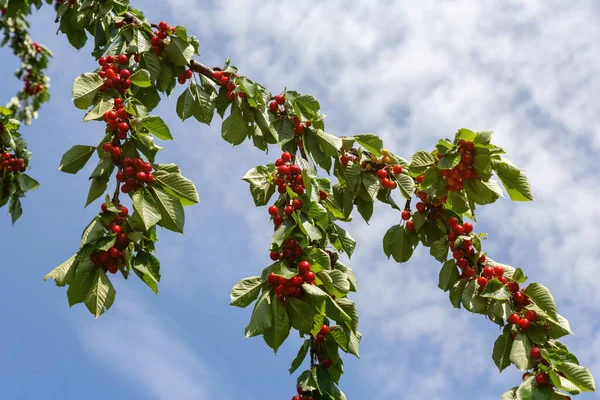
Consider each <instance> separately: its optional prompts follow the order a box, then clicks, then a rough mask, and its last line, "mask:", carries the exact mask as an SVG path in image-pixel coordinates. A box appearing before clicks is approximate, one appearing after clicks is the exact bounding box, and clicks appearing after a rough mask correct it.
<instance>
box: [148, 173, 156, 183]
mask: <svg viewBox="0 0 600 400" xmlns="http://www.w3.org/2000/svg"><path fill="white" fill-rule="evenodd" d="M152 182H154V175H152V174H148V176H146V183H148V184H150V183H152Z"/></svg>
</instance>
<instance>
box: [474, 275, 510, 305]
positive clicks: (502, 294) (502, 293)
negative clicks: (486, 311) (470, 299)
mask: <svg viewBox="0 0 600 400" xmlns="http://www.w3.org/2000/svg"><path fill="white" fill-rule="evenodd" d="M480 296H481V297H486V298H490V299H494V300H508V299H510V297H511V295H510V290H508V286H506V285H504V284H502V282H500V281H499V280H498V279H496V278H494V279H492V280H490V281H489V282H488V283H487V285H485V289H484V290H483V292H481V295H480Z"/></svg>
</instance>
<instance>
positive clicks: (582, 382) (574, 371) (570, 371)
mask: <svg viewBox="0 0 600 400" xmlns="http://www.w3.org/2000/svg"><path fill="white" fill-rule="evenodd" d="M557 369H558V370H559V371H560V372H562V373H563V374H565V377H566V378H567V379H568V380H570V381H571V382H573V383H574V384H575V385H576V386H577V387H578V388H579V389H581V391H582V392H594V391H596V383H595V382H594V377H593V376H592V373H591V372H590V370H589V369H587V368H585V367H582V366H581V365H577V364H574V363H570V362H564V363H562V364H560V365H558V366H557Z"/></svg>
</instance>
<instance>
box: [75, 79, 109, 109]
mask: <svg viewBox="0 0 600 400" xmlns="http://www.w3.org/2000/svg"><path fill="white" fill-rule="evenodd" d="M103 84H104V80H103V79H102V78H100V77H99V76H98V74H97V73H95V72H87V73H85V74H82V75H79V76H78V77H77V78H76V79H75V82H73V88H72V97H73V102H74V103H75V107H77V108H79V109H80V110H85V109H87V108H88V107H89V106H91V105H92V103H93V101H94V97H96V93H98V90H99V89H100V88H101V87H102V85H103Z"/></svg>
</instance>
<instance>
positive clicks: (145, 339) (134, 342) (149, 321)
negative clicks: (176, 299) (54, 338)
mask: <svg viewBox="0 0 600 400" xmlns="http://www.w3.org/2000/svg"><path fill="white" fill-rule="evenodd" d="M118 301H119V306H118V307H114V308H113V309H111V310H110V313H111V315H110V316H108V315H106V316H104V317H103V318H101V319H99V320H97V321H90V320H89V319H88V320H87V322H85V323H83V324H82V325H81V326H80V329H79V338H80V340H81V342H82V343H83V345H84V348H85V349H86V350H88V351H89V352H90V353H91V354H93V355H94V356H95V357H98V358H99V359H100V360H101V361H102V362H103V363H104V364H105V365H106V366H107V371H111V372H117V375H118V376H119V377H121V378H122V379H124V380H126V381H129V382H133V383H135V384H137V386H138V389H139V390H140V391H141V392H146V393H147V395H149V396H151V398H152V399H157V400H172V399H177V400H188V399H189V400H192V399H193V400H202V399H209V398H214V394H215V393H216V391H215V387H216V385H217V383H218V380H216V379H215V376H214V375H213V373H212V372H211V371H210V370H209V368H207V366H206V365H205V364H204V362H203V361H202V360H201V359H200V358H199V356H198V355H197V353H196V348H195V347H192V346H190V345H189V344H188V343H187V340H186V338H185V336H187V335H184V334H183V333H181V332H178V328H177V326H176V325H174V323H172V322H171V321H169V320H168V318H166V317H165V316H164V315H160V317H158V316H155V315H152V314H151V313H150V312H149V311H148V310H147V309H146V308H145V307H144V306H143V303H142V300H141V299H140V298H139V297H138V296H135V295H134V294H133V292H131V290H130V289H125V288H124V287H123V288H120V290H119V298H118ZM222 391H223V388H222V387H221V388H219V391H218V392H219V393H223V392H222Z"/></svg>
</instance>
